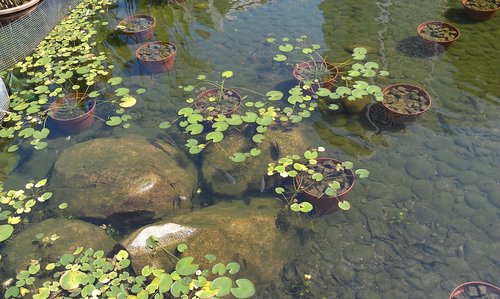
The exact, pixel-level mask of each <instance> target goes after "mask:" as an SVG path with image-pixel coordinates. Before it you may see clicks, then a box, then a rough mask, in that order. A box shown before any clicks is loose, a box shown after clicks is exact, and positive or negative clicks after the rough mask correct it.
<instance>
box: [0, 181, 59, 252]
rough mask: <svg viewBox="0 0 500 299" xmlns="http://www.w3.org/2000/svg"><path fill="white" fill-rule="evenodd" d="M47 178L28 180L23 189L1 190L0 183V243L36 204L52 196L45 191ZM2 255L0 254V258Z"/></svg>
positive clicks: (10, 234) (8, 236)
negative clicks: (35, 180) (36, 180)
mask: <svg viewBox="0 0 500 299" xmlns="http://www.w3.org/2000/svg"><path fill="white" fill-rule="evenodd" d="M46 184H47V179H43V180H40V181H38V182H36V183H35V182H29V183H27V184H26V186H25V189H20V190H3V186H2V184H0V243H1V242H4V241H5V240H7V239H8V238H10V236H12V234H13V233H14V227H15V226H16V225H18V224H19V223H21V222H22V221H23V220H24V217H25V216H26V215H27V214H28V213H30V212H31V210H32V209H33V208H34V207H35V206H36V205H37V204H38V203H42V202H45V201H47V200H48V199H50V198H51V197H52V192H47V191H45V189H44V187H45V185H46ZM1 258H2V256H1V255H0V259H1Z"/></svg>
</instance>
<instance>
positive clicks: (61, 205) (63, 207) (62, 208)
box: [59, 202, 68, 210]
mask: <svg viewBox="0 0 500 299" xmlns="http://www.w3.org/2000/svg"><path fill="white" fill-rule="evenodd" d="M67 207H68V203H66V202H63V203H62V204H60V205H59V209H61V210H64V209H66V208H67Z"/></svg>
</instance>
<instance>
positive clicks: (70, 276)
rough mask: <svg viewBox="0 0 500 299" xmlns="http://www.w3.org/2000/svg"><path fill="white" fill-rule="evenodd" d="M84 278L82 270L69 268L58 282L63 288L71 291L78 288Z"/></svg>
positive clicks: (85, 276)
mask: <svg viewBox="0 0 500 299" xmlns="http://www.w3.org/2000/svg"><path fill="white" fill-rule="evenodd" d="M86 278H87V275H85V273H83V272H80V271H73V270H69V271H66V272H64V274H63V275H62V276H61V278H60V279H59V284H60V286H61V288H63V289H64V290H66V291H71V290H74V289H76V288H78V287H79V286H80V285H81V284H82V282H83V281H84V280H85V279H86Z"/></svg>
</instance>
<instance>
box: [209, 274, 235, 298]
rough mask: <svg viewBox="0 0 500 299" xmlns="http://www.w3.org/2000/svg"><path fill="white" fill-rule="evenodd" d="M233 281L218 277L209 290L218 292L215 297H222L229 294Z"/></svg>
mask: <svg viewBox="0 0 500 299" xmlns="http://www.w3.org/2000/svg"><path fill="white" fill-rule="evenodd" d="M232 286H233V281H232V280H231V278H229V277H225V276H223V277H218V278H216V279H215V280H214V281H212V284H211V285H210V289H211V290H218V291H217V294H216V296H218V297H223V296H226V295H228V294H229V293H230V292H231V287H232Z"/></svg>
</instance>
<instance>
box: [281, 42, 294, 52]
mask: <svg viewBox="0 0 500 299" xmlns="http://www.w3.org/2000/svg"><path fill="white" fill-rule="evenodd" d="M278 49H279V50H280V51H282V52H285V53H287V52H291V51H292V50H293V45H291V44H284V45H280V46H279V47H278Z"/></svg>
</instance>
